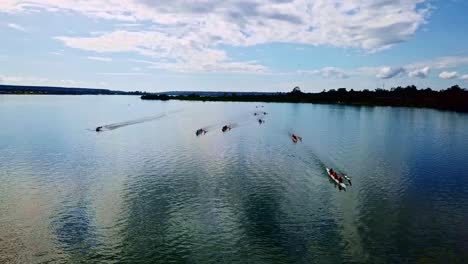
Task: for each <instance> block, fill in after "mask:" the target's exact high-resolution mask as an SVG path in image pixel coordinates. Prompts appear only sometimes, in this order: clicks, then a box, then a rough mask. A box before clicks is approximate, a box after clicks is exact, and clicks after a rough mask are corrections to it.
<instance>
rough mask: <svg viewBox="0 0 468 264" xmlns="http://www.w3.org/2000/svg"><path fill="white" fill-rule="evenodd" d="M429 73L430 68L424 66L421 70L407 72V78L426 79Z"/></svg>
mask: <svg viewBox="0 0 468 264" xmlns="http://www.w3.org/2000/svg"><path fill="white" fill-rule="evenodd" d="M430 72H431V68H430V67H429V66H426V67H424V68H422V69H416V70H412V71H409V72H408V76H409V77H418V78H426V77H427V76H429V73H430Z"/></svg>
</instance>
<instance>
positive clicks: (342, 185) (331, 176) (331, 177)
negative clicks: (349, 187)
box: [326, 168, 346, 190]
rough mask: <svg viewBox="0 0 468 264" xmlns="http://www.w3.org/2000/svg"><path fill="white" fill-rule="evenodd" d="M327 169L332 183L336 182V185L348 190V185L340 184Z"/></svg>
mask: <svg viewBox="0 0 468 264" xmlns="http://www.w3.org/2000/svg"><path fill="white" fill-rule="evenodd" d="M326 169H327V174H328V176H329V177H330V179H332V181H334V182H335V184H336V185H338V186H340V187H341V188H343V189H345V190H346V185H345V184H344V183H341V182H339V181H338V180H337V179H335V177H333V175H331V173H330V169H329V168H326Z"/></svg>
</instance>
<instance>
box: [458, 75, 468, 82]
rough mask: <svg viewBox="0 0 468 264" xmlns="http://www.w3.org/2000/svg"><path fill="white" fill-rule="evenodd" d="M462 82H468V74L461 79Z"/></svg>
mask: <svg viewBox="0 0 468 264" xmlns="http://www.w3.org/2000/svg"><path fill="white" fill-rule="evenodd" d="M460 79H461V80H463V81H465V82H468V74H464V75H462V76H461V77H460Z"/></svg>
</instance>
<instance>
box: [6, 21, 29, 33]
mask: <svg viewBox="0 0 468 264" xmlns="http://www.w3.org/2000/svg"><path fill="white" fill-rule="evenodd" d="M7 26H8V27H9V28H12V29H15V30H18V31H23V32H26V29H25V28H24V27H22V26H20V25H18V24H15V23H8V24H7Z"/></svg>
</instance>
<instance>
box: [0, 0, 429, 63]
mask: <svg viewBox="0 0 468 264" xmlns="http://www.w3.org/2000/svg"><path fill="white" fill-rule="evenodd" d="M427 2H428V1H427V0H394V1H390V0H380V1H375V0H361V1H342V0H316V1H307V0H250V1H249V0H243V1H240V0H226V1H218V0H196V1H193V0H190V1H189V0H174V1H161V0H127V1H110V0H95V1H75V0H28V1H27V2H24V1H21V0H6V1H2V3H1V4H0V12H2V11H3V12H10V13H12V12H27V11H30V10H32V9H34V10H47V11H49V12H70V13H80V14H82V15H86V16H89V17H92V18H101V19H107V20H110V21H112V22H115V26H116V28H127V29H128V28H129V27H128V26H130V27H132V28H133V29H135V27H134V26H136V27H137V28H139V27H138V26H139V25H142V24H144V25H145V28H150V29H151V30H147V31H126V30H115V31H111V32H105V33H100V34H97V35H91V34H90V35H89V36H85V37H84V36H58V37H57V38H56V39H58V40H61V41H62V42H63V43H64V44H65V45H67V46H70V47H73V48H78V49H84V50H90V51H97V52H102V53H103V52H128V51H130V52H138V53H140V54H143V55H146V56H151V57H153V60H154V61H155V62H156V63H158V64H157V65H159V66H161V67H167V68H168V69H176V70H182V71H186V70H191V69H190V67H195V66H196V67H195V68H194V69H193V70H195V71H197V70H216V69H220V70H228V71H230V70H231V69H232V70H235V71H237V70H239V69H241V70H243V71H244V70H248V71H250V70H260V69H262V70H263V69H264V68H265V67H264V66H262V65H259V64H257V63H254V64H252V63H248V62H247V63H246V62H239V61H232V59H230V58H229V57H228V56H227V55H226V54H225V52H224V51H223V50H222V47H223V46H225V45H228V46H253V45H258V44H268V43H295V44H304V45H314V46H315V45H331V46H335V47H344V48H356V49H358V50H364V51H366V52H375V51H378V50H382V49H386V48H389V47H391V46H393V45H395V44H397V43H400V42H404V41H407V40H408V39H409V38H411V37H412V36H413V35H414V34H415V33H416V31H417V30H418V29H419V28H420V27H421V26H422V25H423V24H424V23H426V21H427V18H428V15H429V4H427ZM119 41H121V42H119ZM203 54H207V60H208V62H206V63H205V62H204V60H205V58H204V56H202V55H203ZM161 59H167V60H169V61H170V63H168V62H165V61H164V60H161ZM201 62H202V63H203V64H204V66H198V65H199V64H200V63H201ZM189 66H190V67H189Z"/></svg>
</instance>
